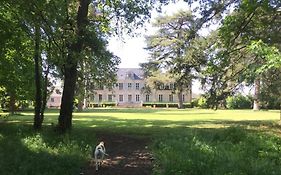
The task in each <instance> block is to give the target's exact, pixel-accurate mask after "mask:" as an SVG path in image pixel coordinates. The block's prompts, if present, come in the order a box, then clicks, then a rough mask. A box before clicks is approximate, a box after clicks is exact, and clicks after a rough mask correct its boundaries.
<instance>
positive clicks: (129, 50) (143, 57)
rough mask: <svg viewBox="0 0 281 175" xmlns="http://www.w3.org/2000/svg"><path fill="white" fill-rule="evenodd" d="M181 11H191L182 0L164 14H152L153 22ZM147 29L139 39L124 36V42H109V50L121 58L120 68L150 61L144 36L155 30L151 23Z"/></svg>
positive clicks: (113, 40) (116, 38) (166, 7)
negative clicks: (161, 16) (158, 17)
mask: <svg viewBox="0 0 281 175" xmlns="http://www.w3.org/2000/svg"><path fill="white" fill-rule="evenodd" d="M181 9H183V10H187V9H189V7H188V5H187V3H185V2H183V1H182V0H181V1H179V2H177V3H176V4H170V5H167V6H164V7H163V10H162V13H157V12H156V11H153V12H152V16H151V22H152V21H153V20H154V19H155V18H156V17H157V16H159V15H171V14H173V13H175V12H177V11H178V10H181ZM145 28H146V30H143V31H142V33H141V34H140V36H138V37H128V36H124V40H123V41H122V40H121V39H120V38H118V37H114V38H111V39H110V40H109V45H108V49H109V50H110V51H111V52H113V53H114V54H115V55H117V56H118V57H120V58H121V64H120V65H119V67H120V68H138V67H139V64H140V63H144V62H147V61H148V58H149V54H148V51H146V50H145V49H144V48H145V47H146V44H145V38H144V36H145V35H149V34H153V33H154V31H155V29H153V27H152V26H151V23H147V24H146V25H145Z"/></svg>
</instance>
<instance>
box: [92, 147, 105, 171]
mask: <svg viewBox="0 0 281 175" xmlns="http://www.w3.org/2000/svg"><path fill="white" fill-rule="evenodd" d="M105 155H106V156H108V154H106V152H105V146H104V142H100V143H99V144H98V145H97V146H96V149H95V152H94V155H93V156H94V158H95V163H96V171H97V170H98V166H101V164H102V161H103V159H104V156H105Z"/></svg>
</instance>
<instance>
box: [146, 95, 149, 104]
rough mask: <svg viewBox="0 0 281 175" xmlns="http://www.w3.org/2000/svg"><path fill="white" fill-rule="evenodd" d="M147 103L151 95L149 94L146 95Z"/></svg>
mask: <svg viewBox="0 0 281 175" xmlns="http://www.w3.org/2000/svg"><path fill="white" fill-rule="evenodd" d="M145 101H146V102H149V95H148V94H147V95H145Z"/></svg>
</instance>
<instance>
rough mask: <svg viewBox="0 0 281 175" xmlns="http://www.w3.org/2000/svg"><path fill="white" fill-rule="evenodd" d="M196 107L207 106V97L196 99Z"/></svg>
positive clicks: (203, 107)
mask: <svg viewBox="0 0 281 175" xmlns="http://www.w3.org/2000/svg"><path fill="white" fill-rule="evenodd" d="M198 107H199V108H202V109H205V108H208V104H207V99H206V98H205V97H200V98H199V99H198Z"/></svg>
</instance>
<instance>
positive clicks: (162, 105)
mask: <svg viewBox="0 0 281 175" xmlns="http://www.w3.org/2000/svg"><path fill="white" fill-rule="evenodd" d="M142 106H144V107H154V106H155V107H157V108H167V107H169V108H177V107H178V103H171V102H167V103H165V102H162V103H160V102H145V103H143V104H142ZM183 107H184V108H192V107H193V106H192V104H191V103H183Z"/></svg>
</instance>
